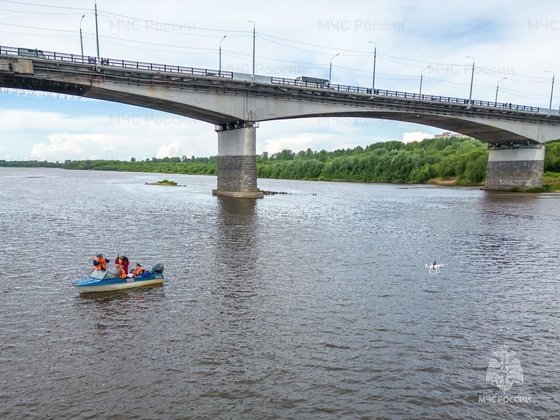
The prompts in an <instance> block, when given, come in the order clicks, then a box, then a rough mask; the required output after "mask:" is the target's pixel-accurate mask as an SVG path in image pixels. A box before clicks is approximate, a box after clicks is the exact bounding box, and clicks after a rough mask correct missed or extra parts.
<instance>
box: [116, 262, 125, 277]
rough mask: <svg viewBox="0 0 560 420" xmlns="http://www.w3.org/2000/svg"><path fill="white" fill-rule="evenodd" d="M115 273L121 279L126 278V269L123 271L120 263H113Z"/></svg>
mask: <svg viewBox="0 0 560 420" xmlns="http://www.w3.org/2000/svg"><path fill="white" fill-rule="evenodd" d="M115 275H117V276H119V277H120V278H121V279H126V271H124V267H123V266H122V265H121V264H115Z"/></svg>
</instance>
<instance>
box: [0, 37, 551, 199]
mask: <svg viewBox="0 0 560 420" xmlns="http://www.w3.org/2000/svg"><path fill="white" fill-rule="evenodd" d="M0 87H6V88H15V89H29V90H40V91H47V92H58V93H64V94H69V95H77V96H83V97H87V98H94V99H101V100H107V101H114V102H120V103H125V104H130V105H137V106H142V107H147V108H153V109H157V110H160V111H166V112H171V113H174V114H178V115H182V116H185V117H190V118H194V119H198V120H201V121H206V122H208V123H211V124H214V125H215V130H216V131H217V133H218V182H217V188H216V190H215V193H216V194H218V195H225V196H233V197H248V198H256V197H262V193H261V192H259V190H258V189H257V175H256V128H257V127H258V123H259V122H260V121H271V120H281V119H293V118H310V117H360V118H380V119H388V120H396V121H404V122H411V123H417V124H424V125H429V126H433V127H439V128H442V129H445V130H450V131H454V132H457V133H462V134H465V135H468V136H471V137H474V138H477V139H479V140H482V141H484V142H487V143H488V144H489V148H490V153H489V159H488V167H487V176H486V188H487V189H495V190H508V189H512V188H531V187H539V186H542V176H543V164H544V143H546V142H548V141H552V140H557V139H560V114H559V112H558V111H552V110H549V109H541V108H538V107H532V106H524V105H515V104H507V103H501V102H488V101H479V100H472V101H469V100H467V99H461V98H453V97H444V96H434V95H418V94H414V93H408V92H398V91H389V90H377V89H376V90H374V91H372V89H370V88H364V87H356V86H345V85H335V84H329V83H328V82H327V81H325V80H321V79H311V78H298V79H286V78H280V77H269V76H260V75H248V74H242V73H233V72H223V71H220V72H219V71H215V70H208V69H199V68H193V67H181V66H170V65H163V64H154V63H142V62H136V61H127V60H118V59H104V58H103V59H98V58H95V57H87V56H81V55H75V54H65V53H55V52H47V51H41V50H32V49H27V48H13V47H1V46H0Z"/></svg>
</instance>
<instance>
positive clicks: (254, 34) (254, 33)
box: [249, 20, 256, 80]
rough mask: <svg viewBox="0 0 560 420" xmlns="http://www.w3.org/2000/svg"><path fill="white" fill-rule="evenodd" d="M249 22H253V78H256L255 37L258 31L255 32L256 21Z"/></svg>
mask: <svg viewBox="0 0 560 420" xmlns="http://www.w3.org/2000/svg"><path fill="white" fill-rule="evenodd" d="M249 23H252V24H253V80H254V79H255V38H256V32H255V22H254V21H252V20H250V21H249Z"/></svg>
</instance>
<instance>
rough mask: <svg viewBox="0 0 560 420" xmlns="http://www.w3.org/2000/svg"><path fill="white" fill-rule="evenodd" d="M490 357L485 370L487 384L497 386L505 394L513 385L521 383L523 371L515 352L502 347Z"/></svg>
mask: <svg viewBox="0 0 560 420" xmlns="http://www.w3.org/2000/svg"><path fill="white" fill-rule="evenodd" d="M492 356H493V357H492V358H491V359H490V362H488V369H487V370H486V383H487V384H489V385H494V386H497V387H498V388H499V389H500V391H502V392H503V393H504V394H505V393H506V392H507V391H509V390H510V389H511V387H512V386H513V384H522V383H523V369H521V363H520V362H519V359H518V358H517V357H516V353H515V352H513V351H508V348H507V346H505V345H504V346H502V347H501V348H500V349H499V350H498V351H494V352H492Z"/></svg>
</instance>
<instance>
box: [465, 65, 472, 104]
mask: <svg viewBox="0 0 560 420" xmlns="http://www.w3.org/2000/svg"><path fill="white" fill-rule="evenodd" d="M465 58H470V59H471V60H472V70H471V88H470V90H469V105H468V106H467V108H470V107H471V104H472V87H473V80H474V57H471V56H470V55H467V56H466V57H465Z"/></svg>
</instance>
